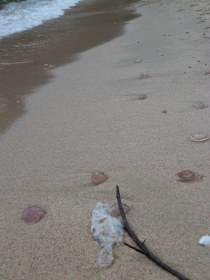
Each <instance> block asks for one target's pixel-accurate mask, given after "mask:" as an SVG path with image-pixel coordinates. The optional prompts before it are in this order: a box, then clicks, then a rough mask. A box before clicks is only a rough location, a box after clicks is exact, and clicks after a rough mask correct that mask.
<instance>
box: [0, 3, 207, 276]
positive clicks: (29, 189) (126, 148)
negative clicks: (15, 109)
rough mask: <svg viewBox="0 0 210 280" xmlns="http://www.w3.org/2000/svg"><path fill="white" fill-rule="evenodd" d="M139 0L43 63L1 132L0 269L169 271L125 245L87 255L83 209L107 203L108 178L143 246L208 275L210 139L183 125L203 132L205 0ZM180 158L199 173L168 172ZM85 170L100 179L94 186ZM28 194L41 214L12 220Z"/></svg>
mask: <svg viewBox="0 0 210 280" xmlns="http://www.w3.org/2000/svg"><path fill="white" fill-rule="evenodd" d="M146 2H149V1H146ZM146 2H145V4H147V5H143V6H142V5H140V4H135V6H136V9H137V11H138V12H139V13H140V14H141V17H139V18H137V19H135V20H133V21H131V22H129V23H128V24H127V26H126V28H125V29H126V30H125V31H126V32H125V33H124V34H123V35H122V36H120V37H118V38H116V39H113V40H112V41H110V42H108V43H105V44H103V45H101V46H98V47H96V48H93V49H91V50H88V51H86V52H84V53H82V54H81V57H80V59H79V60H77V61H74V62H73V63H70V64H68V65H66V66H63V67H60V68H58V69H55V70H52V71H53V74H55V78H54V79H53V80H52V81H51V82H50V83H48V84H47V85H46V86H44V87H43V88H40V89H39V90H37V91H36V92H34V94H33V95H31V96H29V97H27V98H26V99H25V102H26V109H27V113H26V114H25V115H24V116H23V117H22V118H21V119H19V120H18V121H17V122H16V123H15V125H13V127H12V128H11V129H10V130H8V131H7V132H6V133H5V134H3V135H2V136H1V139H0V141H1V145H0V154H1V169H0V170H1V171H0V172H1V174H0V180H1V184H0V192H1V196H0V224H1V227H0V248H1V257H0V279H1V280H6V279H7V280H14V279H16V280H26V279H27V280H28V279H30V280H38V279H39V280H48V279H51V280H58V279H62V280H85V279H93V280H105V279H106V280H119V279H121V280H127V279H129V280H136V279H141V280H169V279H171V280H172V279H174V277H172V276H171V275H169V274H168V273H166V272H164V271H163V270H161V269H160V268H158V267H157V266H156V265H154V264H153V263H151V262H150V261H149V260H147V259H146V258H145V257H144V256H143V255H141V254H138V253H137V252H135V251H133V250H131V249H129V248H127V247H126V246H123V245H121V246H116V247H115V249H114V254H115V262H114V264H113V266H112V267H110V268H108V269H100V268H99V267H98V266H97V261H96V260H97V253H98V251H99V246H98V243H97V242H95V241H94V240H93V239H92V235H91V232H90V226H91V211H92V209H93V208H94V207H95V206H96V203H97V202H98V201H101V202H103V201H104V202H107V203H109V204H110V205H113V204H115V203H116V197H115V186H116V184H117V185H119V186H120V190H121V196H122V200H123V202H124V203H126V204H127V205H129V206H130V208H131V210H130V212H129V213H128V215H127V218H128V220H129V223H130V225H131V226H132V228H133V229H134V230H135V232H136V233H137V235H138V236H139V237H141V239H146V242H147V245H148V247H149V248H151V249H152V250H153V251H154V252H155V253H156V254H157V255H158V256H159V257H160V258H162V259H163V260H166V261H167V263H168V264H170V265H171V266H173V267H174V268H176V269H177V270H179V271H180V272H182V273H183V274H185V275H186V276H188V277H189V278H190V279H199V280H209V275H210V266H209V261H210V248H208V247H202V246H201V245H199V244H198V240H199V238H200V237H201V236H202V235H205V234H210V203H209V198H210V188H209V167H210V165H209V159H210V158H209V147H210V142H209V141H206V142H203V143H194V142H192V141H191V140H190V138H189V135H191V134H195V133H210V122H209V117H210V97H209V88H210V75H209V74H206V73H207V72H208V71H210V61H209V58H210V49H209V42H210V35H209V32H210V31H209V30H210V18H209V10H210V1H207V0H205V1H197V2H196V1H189V0H186V1H180V0H173V1H169V0H162V1H152V3H146ZM140 94H146V96H147V98H146V99H139V95H140ZM198 101H199V102H203V103H205V104H208V105H209V107H205V108H204V109H196V108H194V107H193V103H195V102H198ZM188 169H189V170H193V171H195V172H199V173H201V174H202V175H204V177H203V179H202V180H201V181H198V182H188V183H182V182H178V181H177V180H176V178H175V174H176V173H177V172H180V171H182V170H188ZM93 170H101V171H102V172H105V173H106V174H108V176H109V179H108V180H107V181H106V182H105V183H103V184H101V185H97V186H93V185H92V184H91V181H90V177H91V172H92V171H93ZM30 205H39V206H41V207H44V208H45V209H46V211H47V215H46V216H45V217H44V218H43V219H42V220H41V221H40V222H39V223H36V224H31V225H28V224H25V223H24V222H23V220H21V214H22V211H23V209H24V208H25V207H27V206H30ZM124 239H125V240H126V241H127V242H130V240H129V238H128V236H127V235H126V234H125V235H124Z"/></svg>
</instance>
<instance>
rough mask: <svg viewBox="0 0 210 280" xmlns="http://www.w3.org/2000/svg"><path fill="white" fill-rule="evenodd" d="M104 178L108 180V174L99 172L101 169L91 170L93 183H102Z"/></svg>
mask: <svg viewBox="0 0 210 280" xmlns="http://www.w3.org/2000/svg"><path fill="white" fill-rule="evenodd" d="M106 180H108V176H107V175H106V174H105V173H103V172H101V171H93V172H92V175H91V181H92V183H93V184H94V185H99V184H102V183H104V182H105V181H106Z"/></svg>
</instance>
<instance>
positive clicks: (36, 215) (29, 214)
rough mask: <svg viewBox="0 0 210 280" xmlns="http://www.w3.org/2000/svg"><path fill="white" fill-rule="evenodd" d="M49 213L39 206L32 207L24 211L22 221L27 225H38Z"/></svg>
mask: <svg viewBox="0 0 210 280" xmlns="http://www.w3.org/2000/svg"><path fill="white" fill-rule="evenodd" d="M46 213H47V211H46V210H45V209H44V208H42V207H39V206H30V207H27V208H25V209H24V210H23V214H22V219H23V220H24V221H25V222H26V223H38V222H39V221H40V220H41V219H42V218H43V217H44V216H45V215H46Z"/></svg>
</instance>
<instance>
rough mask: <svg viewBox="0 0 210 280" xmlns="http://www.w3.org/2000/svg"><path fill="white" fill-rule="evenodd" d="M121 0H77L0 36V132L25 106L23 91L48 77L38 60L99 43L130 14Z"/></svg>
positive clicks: (54, 60)
mask: <svg viewBox="0 0 210 280" xmlns="http://www.w3.org/2000/svg"><path fill="white" fill-rule="evenodd" d="M136 16H137V15H136V14H135V11H134V9H133V8H132V6H131V5H130V4H125V2H124V1H123V0H116V1H114V2H113V1H111V0H106V1H105V0H98V1H95V0H89V1H81V2H79V3H78V4H77V5H76V6H75V7H73V8H71V9H70V10H67V11H66V12H65V14H64V15H63V16H62V17H60V18H57V19H53V20H49V21H46V22H45V23H44V24H42V25H39V26H37V27H34V28H32V29H30V30H26V31H24V32H19V33H15V34H13V35H11V36H7V37H4V38H2V39H1V40H0V58H1V60H0V133H1V132H3V131H5V130H6V129H8V128H9V127H10V126H11V124H12V123H13V122H14V121H15V120H16V119H17V118H19V117H20V116H21V115H22V114H23V113H24V112H25V105H24V97H25V96H26V95H29V94H31V93H32V92H34V90H35V89H36V88H38V87H40V86H41V85H43V84H44V83H46V82H48V81H49V80H50V79H51V78H53V76H52V74H51V72H50V71H46V70H45V69H43V65H44V64H50V65H54V66H55V67H57V66H60V65H63V64H65V63H69V62H71V61H73V60H75V59H77V58H78V54H79V53H80V52H82V51H85V50H87V49H89V48H92V47H94V46H96V45H99V44H102V43H104V42H106V41H108V40H111V39H112V38H114V37H116V36H117V35H119V34H121V32H122V31H123V26H124V25H125V24H126V22H127V21H128V20H130V19H133V18H135V17H136Z"/></svg>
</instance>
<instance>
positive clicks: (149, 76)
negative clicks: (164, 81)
mask: <svg viewBox="0 0 210 280" xmlns="http://www.w3.org/2000/svg"><path fill="white" fill-rule="evenodd" d="M149 78H152V76H151V75H149V74H141V75H140V76H139V79H141V80H144V79H149Z"/></svg>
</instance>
